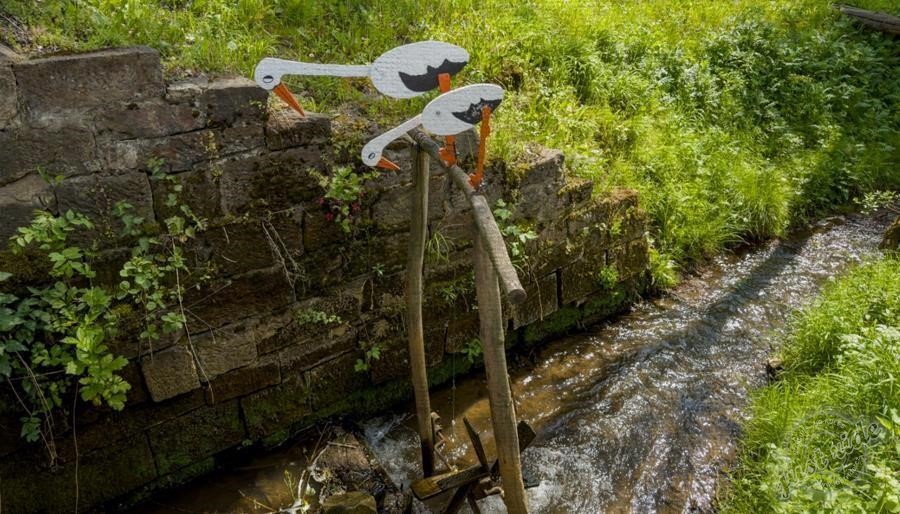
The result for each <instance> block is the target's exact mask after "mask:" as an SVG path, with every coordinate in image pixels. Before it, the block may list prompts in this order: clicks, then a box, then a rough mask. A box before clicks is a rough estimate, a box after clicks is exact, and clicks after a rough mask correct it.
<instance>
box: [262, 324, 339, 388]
mask: <svg viewBox="0 0 900 514" xmlns="http://www.w3.org/2000/svg"><path fill="white" fill-rule="evenodd" d="M305 335H306V337H303V336H301V338H300V339H298V341H297V342H296V343H294V344H291V345H290V346H287V347H285V348H284V349H282V350H281V351H280V352H278V354H277V356H278V362H279V364H280V365H281V371H282V373H283V374H284V376H285V377H288V376H295V375H299V374H300V373H302V372H303V371H307V370H309V369H312V368H314V367H316V366H318V365H321V364H322V363H323V362H327V361H328V360H331V359H334V358H335V357H337V356H339V355H341V354H344V353H347V352H349V351H351V350H354V349H355V348H356V347H357V331H356V330H355V329H353V328H350V326H349V325H346V324H342V325H338V326H336V327H331V328H324V327H321V328H319V332H317V333H307V334H305Z"/></svg>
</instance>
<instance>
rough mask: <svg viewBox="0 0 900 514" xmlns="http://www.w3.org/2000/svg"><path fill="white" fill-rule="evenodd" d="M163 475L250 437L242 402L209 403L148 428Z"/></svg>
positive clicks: (154, 454)
mask: <svg viewBox="0 0 900 514" xmlns="http://www.w3.org/2000/svg"><path fill="white" fill-rule="evenodd" d="M148 436H149V438H150V447H151V448H152V449H153V456H154V458H155V460H156V467H157V469H159V473H160V474H167V473H171V472H172V471H175V470H177V469H180V468H183V467H185V466H188V465H190V464H193V463H195V462H198V461H200V460H203V459H204V458H205V457H208V456H210V455H214V454H216V453H218V452H220V451H222V450H225V449H228V448H231V447H232V446H235V445H237V444H240V442H241V441H243V439H244V437H245V436H246V430H245V429H244V423H243V422H242V421H241V415H240V408H239V406H238V401H237V400H233V401H230V402H227V403H222V404H218V405H213V406H205V407H201V408H200V409H197V410H195V411H192V412H191V413H190V414H187V415H185V416H182V417H179V418H175V419H173V420H172V421H169V422H167V423H163V424H161V425H159V426H157V427H154V428H151V429H150V430H149V431H148Z"/></svg>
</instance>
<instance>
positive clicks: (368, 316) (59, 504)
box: [0, 48, 648, 512]
mask: <svg viewBox="0 0 900 514" xmlns="http://www.w3.org/2000/svg"><path fill="white" fill-rule="evenodd" d="M4 55H6V54H0V213H2V218H0V238H2V239H6V238H8V237H9V236H10V235H11V234H13V233H14V232H15V229H16V227H18V226H21V225H24V224H27V223H28V222H29V220H30V219H31V217H32V215H33V211H34V210H35V209H38V208H40V209H48V210H50V211H53V212H57V213H58V212H65V211H66V210H69V209H72V210H78V211H81V212H84V213H86V214H88V215H90V216H91V217H92V218H93V219H94V220H95V221H96V222H97V228H96V230H95V233H94V234H92V237H93V238H94V239H96V240H98V241H100V242H101V244H102V248H103V251H102V252H101V253H100V257H99V258H98V261H97V262H96V263H95V266H96V267H97V268H98V270H99V277H100V278H99V280H101V281H102V280H106V281H108V282H109V283H115V281H116V280H117V277H116V276H115V270H116V269H117V265H118V264H120V263H121V262H122V259H123V258H124V255H126V254H127V249H126V248H124V246H123V244H122V243H121V242H120V241H119V240H118V238H117V236H116V234H117V233H118V230H119V228H120V227H118V226H116V223H115V222H114V221H111V216H110V211H111V209H112V206H113V205H114V204H115V203H116V202H118V201H120V200H125V201H127V202H129V203H131V204H132V205H133V206H134V207H135V209H136V211H137V213H138V214H139V215H141V216H143V217H144V218H145V219H146V220H148V221H149V222H154V221H155V222H160V221H161V220H164V219H165V218H166V217H167V216H169V215H170V213H171V211H170V208H169V207H167V206H166V205H165V202H164V199H165V197H166V194H167V192H168V191H167V187H166V186H165V185H164V182H158V181H153V180H151V179H150V171H151V169H152V168H154V167H158V168H160V169H162V170H163V171H164V172H165V173H167V174H170V175H172V176H174V177H175V178H176V179H177V182H178V183H179V184H181V185H183V186H184V193H183V194H184V199H185V201H186V202H187V203H188V204H189V205H190V206H191V207H192V208H193V210H194V211H195V212H196V213H197V214H199V215H200V216H202V217H204V218H206V219H207V220H208V221H209V229H208V230H206V231H205V232H204V233H202V234H200V236H199V237H198V238H197V240H196V241H195V242H192V244H191V246H190V248H189V251H188V253H189V255H190V258H191V263H192V266H193V267H196V268H198V269H203V270H204V272H205V273H207V274H209V276H210V277H211V278H210V279H209V280H207V281H205V282H203V283H202V286H201V287H199V288H192V289H191V290H190V291H189V293H188V295H187V298H185V305H186V306H187V308H188V312H189V317H190V319H189V320H188V321H189V323H188V329H187V331H186V333H183V334H179V335H178V336H177V337H172V338H169V339H168V340H166V341H164V342H161V343H159V344H157V345H155V347H154V348H153V349H152V351H151V349H150V348H148V347H147V346H146V345H145V344H144V345H142V344H141V343H140V342H139V340H138V337H137V331H136V330H135V331H128V330H124V331H123V332H124V334H123V336H122V337H121V338H120V341H118V342H117V343H116V348H115V350H116V352H118V353H119V354H121V355H124V356H126V357H127V358H128V359H129V360H130V364H129V366H128V367H127V368H126V369H125V377H126V378H127V379H128V381H129V382H130V383H131V385H132V390H131V391H130V393H129V398H128V403H127V406H126V408H125V410H124V411H121V412H113V411H110V410H106V409H98V408H93V407H90V406H86V405H79V406H78V407H77V412H76V415H75V416H74V417H73V419H74V420H75V425H76V426H75V427H74V428H75V433H76V434H77V439H76V438H73V437H72V433H73V430H72V428H73V427H72V426H71V422H70V421H68V422H65V425H64V426H61V427H58V429H59V430H58V433H57V436H58V440H57V441H56V442H55V445H56V451H57V462H56V464H55V465H54V466H52V467H50V466H48V463H47V456H46V452H45V450H44V449H43V448H42V447H40V446H37V445H27V444H25V443H23V442H22V441H21V440H20V439H19V438H18V434H17V430H18V417H19V413H18V411H17V410H16V409H17V407H16V403H15V402H14V401H13V400H12V399H11V398H9V397H8V395H6V391H3V392H2V393H0V427H2V430H0V499H2V500H0V501H2V502H3V507H4V508H6V509H8V510H10V511H11V512H29V511H51V512H56V511H70V510H71V508H72V506H73V501H74V487H75V486H74V484H75V482H74V474H75V466H74V461H75V458H76V455H77V456H78V458H79V467H78V470H79V471H78V473H79V497H80V505H81V506H82V507H85V506H91V505H101V504H106V505H107V506H109V507H110V508H114V507H115V505H118V504H119V503H118V502H121V501H132V500H133V499H134V498H138V497H140V494H141V492H142V491H143V492H146V491H152V490H153V489H156V488H162V487H168V486H170V485H172V484H177V483H179V482H183V481H184V480H187V479H189V478H191V477H193V476H197V475H199V474H202V473H204V472H208V471H209V470H211V469H212V468H214V467H215V466H216V463H217V462H220V461H222V460H223V459H227V458H230V457H231V456H233V455H235V454H239V453H241V452H243V451H246V449H247V448H252V447H255V446H257V445H260V444H262V445H272V444H277V443H280V442H282V441H284V440H285V439H286V438H288V437H289V436H290V435H291V434H293V433H296V431H298V430H300V429H302V428H303V427H306V426H310V425H311V424H313V423H316V422H317V421H320V420H323V419H325V418H328V417H330V416H334V415H339V414H346V413H356V414H363V413H367V412H374V411H377V410H379V409H383V408H385V407H386V406H388V405H389V404H391V403H394V402H397V401H399V400H402V399H404V398H406V397H408V395H409V384H408V378H407V375H408V362H407V358H406V342H405V333H404V331H405V329H404V323H403V315H404V312H403V311H404V303H403V287H404V265H403V263H404V260H405V257H406V246H407V239H408V233H407V231H408V227H409V208H410V202H411V195H412V188H411V184H410V182H411V178H410V174H409V171H408V170H409V166H408V163H409V161H410V157H409V148H407V147H405V146H404V144H402V143H401V144H398V145H396V146H394V147H392V148H391V149H390V155H389V157H390V158H392V160H394V161H395V162H398V163H400V164H401V166H403V171H401V172H397V173H394V172H384V173H381V174H379V175H378V176H377V177H376V178H374V179H372V180H370V181H369V182H368V183H367V184H366V187H365V196H364V198H363V200H362V202H361V209H360V214H359V216H358V219H357V220H356V223H355V224H354V226H353V230H352V231H351V232H350V233H346V232H345V231H344V230H342V228H341V227H340V226H339V225H338V224H336V223H334V222H332V221H329V220H327V219H326V218H325V216H324V214H323V211H322V208H321V207H320V205H319V198H320V197H321V196H322V195H323V193H324V189H323V186H322V185H321V178H322V177H328V176H329V175H330V174H331V173H332V171H333V169H334V168H335V166H336V165H340V164H347V165H351V166H358V165H359V164H358V163H354V161H353V160H352V159H348V158H347V155H346V154H348V153H349V154H352V155H355V151H352V152H347V151H346V150H345V147H346V146H347V144H346V138H345V137H344V136H342V135H340V134H339V133H337V132H336V131H335V130H333V127H332V119H331V118H329V117H327V116H322V115H315V114H310V115H308V116H307V117H306V118H300V117H299V116H297V115H296V114H294V113H293V112H291V111H285V110H274V111H273V110H271V109H269V108H267V94H266V92H265V91H263V90H262V89H260V88H258V87H256V86H255V85H254V84H253V83H252V82H251V81H249V80H246V79H243V78H239V77H212V78H207V77H198V78H191V79H187V80H180V81H172V82H166V81H165V80H164V77H163V74H162V71H161V67H160V60H159V56H158V54H157V53H156V52H155V51H153V50H151V49H148V48H126V49H113V50H106V51H101V52H95V53H90V54H81V55H68V56H62V57H51V58H47V59H38V60H32V61H19V60H11V59H8V58H7V59H5V60H4V57H3V56H4ZM345 121H346V120H342V122H345ZM363 125H365V124H364V123H363ZM349 146H350V147H351V148H358V145H357V144H356V143H354V144H352V145H349ZM532 153H533V155H532V157H531V161H530V163H529V164H528V165H527V166H525V170H524V172H517V173H515V174H513V173H507V170H506V168H505V166H504V165H502V164H496V165H494V166H493V167H492V168H491V169H490V170H489V171H488V172H487V182H486V186H485V188H484V190H485V191H484V192H485V194H486V195H487V196H488V197H489V198H490V200H491V204H492V205H494V204H495V203H496V201H497V200H499V199H503V200H504V201H505V202H506V204H507V205H508V206H509V207H508V209H509V210H510V211H512V217H511V218H510V220H508V221H507V222H506V223H507V224H510V223H515V224H516V225H518V226H520V227H522V228H523V229H528V230H532V231H534V232H535V233H536V234H538V235H539V237H538V238H537V239H535V240H533V241H530V242H528V244H527V246H526V248H525V251H524V256H525V257H520V258H518V259H516V261H517V263H518V265H519V266H520V267H521V270H522V273H521V278H522V282H523V284H524V285H525V287H526V290H527V292H528V295H529V296H528V300H527V302H526V303H525V304H524V305H521V306H518V307H516V308H514V309H513V308H507V309H505V313H506V314H507V316H508V334H507V341H508V344H509V346H511V347H513V346H519V345H529V344H535V343H538V342H540V341H542V340H545V339H547V338H549V337H553V336H555V335H559V334H562V333H565V332H566V331H569V330H571V329H572V328H573V327H577V326H580V325H582V324H586V323H591V322H595V321H598V320H600V319H602V318H604V317H606V316H609V315H610V314H612V313H615V312H617V311H619V310H621V309H622V308H624V307H625V306H627V305H628V303H629V302H631V301H632V300H633V299H634V298H636V296H637V295H638V294H640V293H641V292H642V291H643V290H644V288H645V287H646V284H647V279H648V272H647V268H648V243H647V239H646V237H645V229H646V221H645V218H644V216H643V213H642V212H641V210H640V208H639V207H638V202H637V198H636V195H635V194H634V193H633V192H630V191H616V192H614V193H613V194H610V195H604V196H602V197H599V198H598V197H595V196H594V195H593V194H592V193H593V184H592V183H591V182H590V181H586V180H580V179H575V178H572V177H568V176H566V173H565V161H564V157H563V155H562V154H561V153H560V152H557V151H553V150H546V149H534V151H533V152H532ZM42 176H51V177H56V179H55V180H53V181H51V182H52V185H51V184H49V183H48V182H46V181H45V180H44V179H43V178H42ZM430 186H431V190H430V199H429V209H430V210H429V220H430V222H429V235H430V245H429V247H430V249H429V252H428V258H427V263H426V274H427V276H426V289H425V313H424V317H425V335H426V340H427V346H428V348H427V350H428V363H429V365H430V366H431V379H432V381H433V382H434V383H440V382H442V381H444V380H447V379H448V378H449V377H450V374H451V373H452V372H460V371H461V370H462V371H465V370H467V369H468V368H469V367H470V364H469V362H468V360H467V359H466V358H465V356H464V352H465V350H466V347H467V345H470V344H471V343H472V341H473V339H475V338H476V337H477V328H478V318H477V311H475V310H474V309H473V306H474V304H475V299H474V280H473V277H472V264H471V239H470V236H471V231H472V229H471V226H470V218H469V213H468V209H467V206H466V203H465V201H464V199H463V197H462V196H461V195H460V194H459V193H458V192H456V191H455V190H454V189H453V188H452V187H451V186H450V181H449V179H448V177H446V176H445V175H444V174H443V173H442V172H441V171H440V167H439V166H437V164H434V165H433V166H432V178H431V184H430ZM0 255H2V254H0ZM0 262H6V261H3V260H0ZM613 270H614V271H613ZM35 280H39V276H38V275H35ZM373 345H378V346H379V347H380V348H381V349H382V356H381V358H380V359H377V360H372V361H371V362H370V363H369V366H368V369H366V370H364V371H357V370H355V369H354V368H355V363H356V362H357V360H359V359H364V351H365V349H367V348H370V347H371V346H373ZM76 440H77V447H76V445H75V442H76ZM123 499H125V500H123Z"/></svg>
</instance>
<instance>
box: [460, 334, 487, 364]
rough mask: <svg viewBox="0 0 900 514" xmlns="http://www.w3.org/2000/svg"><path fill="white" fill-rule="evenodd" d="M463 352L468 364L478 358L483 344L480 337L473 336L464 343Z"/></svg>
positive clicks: (482, 351) (482, 352) (482, 349)
mask: <svg viewBox="0 0 900 514" xmlns="http://www.w3.org/2000/svg"><path fill="white" fill-rule="evenodd" d="M463 354H464V355H465V356H466V359H467V360H468V361H469V363H470V364H472V363H474V362H475V361H476V360H478V358H479V357H481V356H482V354H484V346H482V344H481V339H478V338H477V337H475V338H473V339H471V340H469V342H467V343H466V346H465V347H463Z"/></svg>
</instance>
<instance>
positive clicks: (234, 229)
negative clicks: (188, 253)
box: [202, 221, 275, 276]
mask: <svg viewBox="0 0 900 514" xmlns="http://www.w3.org/2000/svg"><path fill="white" fill-rule="evenodd" d="M266 230H267V229H264V228H263V225H262V223H261V222H259V221H255V222H252V221H247V222H245V223H232V224H229V225H223V226H219V227H211V228H210V229H208V230H207V231H206V232H204V234H203V236H202V237H203V244H205V245H206V246H207V247H208V248H209V252H210V260H211V262H212V264H213V265H214V266H215V268H216V271H217V272H218V274H220V275H222V276H230V275H234V274H236V273H245V272H248V271H253V270H257V269H261V268H268V267H271V266H272V265H274V264H275V256H274V255H273V253H272V252H273V251H274V249H273V248H272V247H271V246H270V243H269V240H268V236H267V235H266ZM272 243H273V244H274V243H275V241H274V239H273V240H272Z"/></svg>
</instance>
